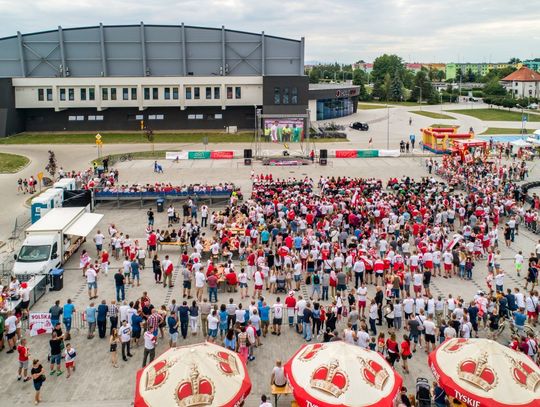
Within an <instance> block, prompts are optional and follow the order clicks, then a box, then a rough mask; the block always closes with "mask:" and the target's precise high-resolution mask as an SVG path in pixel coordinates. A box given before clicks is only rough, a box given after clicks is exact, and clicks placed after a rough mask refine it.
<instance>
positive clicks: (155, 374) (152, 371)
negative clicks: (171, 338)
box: [145, 360, 170, 390]
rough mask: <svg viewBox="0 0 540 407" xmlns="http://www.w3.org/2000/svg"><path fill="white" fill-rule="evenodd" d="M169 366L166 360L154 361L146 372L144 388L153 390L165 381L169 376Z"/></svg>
mask: <svg viewBox="0 0 540 407" xmlns="http://www.w3.org/2000/svg"><path fill="white" fill-rule="evenodd" d="M169 367H170V366H169V364H168V363H167V361H166V360H159V361H157V362H156V363H154V364H153V365H152V366H151V367H150V368H149V369H148V371H147V372H146V384H145V387H146V390H155V389H157V388H158V387H160V386H161V385H162V384H163V383H165V381H166V380H167V377H168V376H169Z"/></svg>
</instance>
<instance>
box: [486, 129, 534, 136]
mask: <svg viewBox="0 0 540 407" xmlns="http://www.w3.org/2000/svg"><path fill="white" fill-rule="evenodd" d="M525 132H526V134H532V133H533V132H534V130H532V129H525ZM480 134H484V135H492V134H493V135H495V134H521V129H507V128H504V127H488V128H487V129H486V131H484V132H483V133H480Z"/></svg>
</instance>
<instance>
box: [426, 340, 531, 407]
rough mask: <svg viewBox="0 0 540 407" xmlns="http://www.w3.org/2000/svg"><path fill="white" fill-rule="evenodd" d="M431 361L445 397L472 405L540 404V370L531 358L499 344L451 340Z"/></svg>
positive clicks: (439, 348)
mask: <svg viewBox="0 0 540 407" xmlns="http://www.w3.org/2000/svg"><path fill="white" fill-rule="evenodd" d="M428 360H429V365H430V366H431V370H432V371H433V374H434V376H435V377H436V379H437V381H438V382H439V384H440V386H441V387H442V388H443V389H444V390H445V391H446V394H447V395H449V396H451V397H454V398H456V399H458V400H459V401H461V402H463V403H465V404H467V405H469V406H472V407H507V406H508V407H510V406H519V407H525V406H526V407H533V406H539V405H540V369H539V368H538V366H536V364H535V363H534V362H533V361H532V360H531V359H530V358H529V357H528V356H526V355H524V354H523V353H520V352H516V351H514V350H512V349H510V348H508V347H506V346H503V345H501V344H499V343H498V342H495V341H492V340H489V339H464V338H453V339H449V340H447V341H445V342H444V343H443V344H442V345H440V346H439V347H438V348H437V349H435V350H434V351H433V352H431V353H430V355H429V358H428Z"/></svg>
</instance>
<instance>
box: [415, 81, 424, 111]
mask: <svg viewBox="0 0 540 407" xmlns="http://www.w3.org/2000/svg"><path fill="white" fill-rule="evenodd" d="M415 88H418V89H420V98H419V99H418V104H419V105H420V111H421V110H422V87H421V86H415Z"/></svg>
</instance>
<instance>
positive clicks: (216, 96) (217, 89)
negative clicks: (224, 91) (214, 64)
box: [214, 86, 221, 99]
mask: <svg viewBox="0 0 540 407" xmlns="http://www.w3.org/2000/svg"><path fill="white" fill-rule="evenodd" d="M214 99H221V88H220V87H219V86H216V87H215V88H214Z"/></svg>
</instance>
